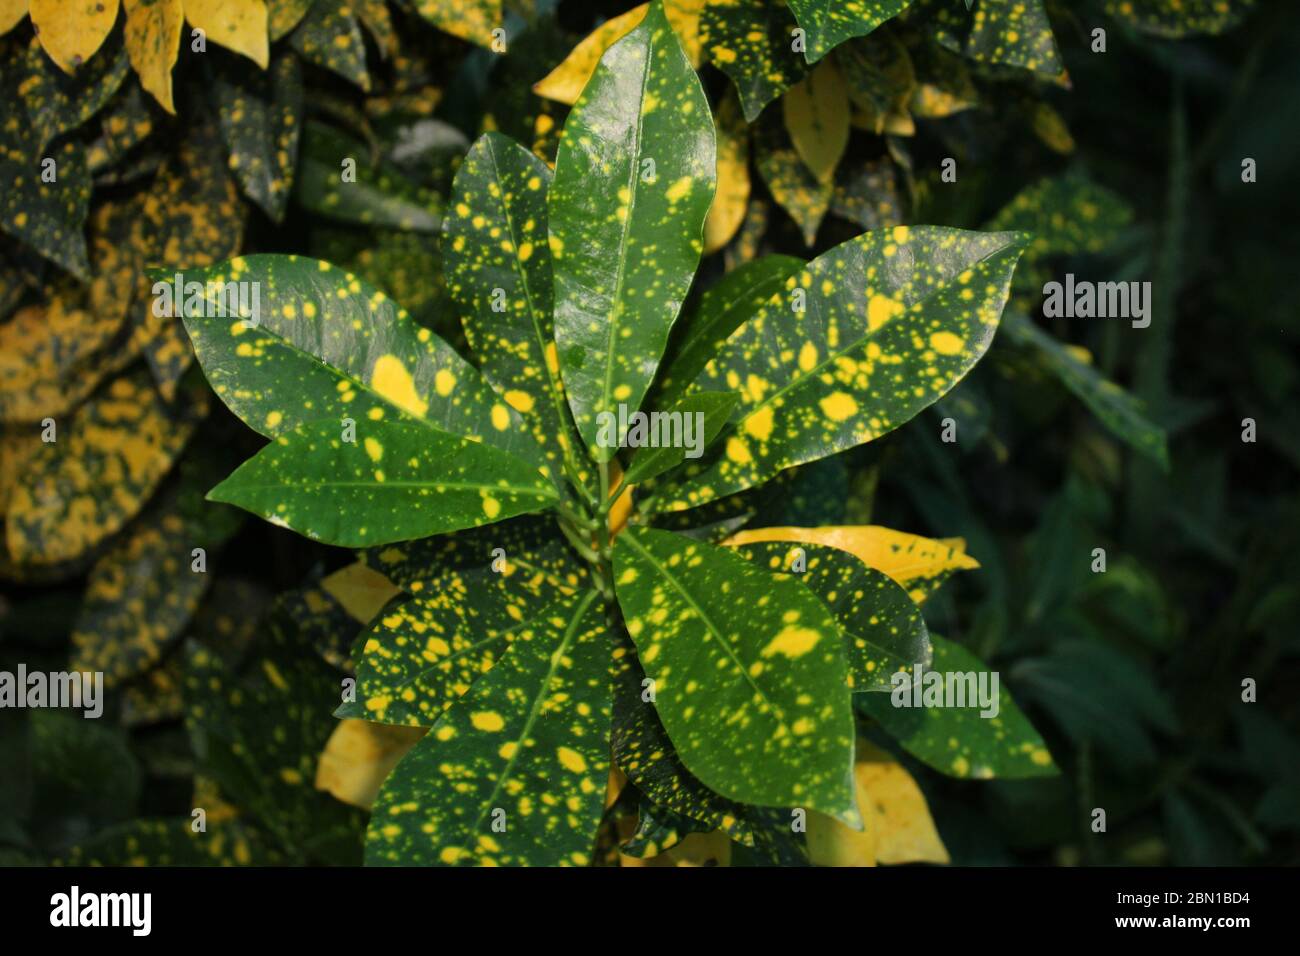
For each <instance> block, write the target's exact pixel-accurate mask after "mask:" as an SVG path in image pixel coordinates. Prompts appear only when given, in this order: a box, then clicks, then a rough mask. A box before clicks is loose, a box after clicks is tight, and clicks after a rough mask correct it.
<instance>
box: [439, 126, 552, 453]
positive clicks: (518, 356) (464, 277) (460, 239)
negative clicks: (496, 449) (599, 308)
mask: <svg viewBox="0 0 1300 956" xmlns="http://www.w3.org/2000/svg"><path fill="white" fill-rule="evenodd" d="M550 182H551V171H550V170H549V169H547V167H546V164H545V163H543V162H542V161H541V160H539V159H537V158H536V157H535V156H533V155H532V154H531V153H529V152H528V151H527V150H525V149H524V148H523V147H521V146H519V145H517V144H516V143H513V142H511V141H510V140H508V139H506V138H505V137H504V136H501V135H499V134H495V133H488V134H487V135H485V136H484V137H483V138H482V139H480V140H479V141H478V142H477V143H476V144H475V145H474V148H473V149H472V150H470V152H469V155H468V156H466V157H465V162H464V164H463V165H462V166H461V168H460V171H459V172H458V173H457V174H456V186H455V192H454V194H453V196H452V201H451V203H449V208H448V210H447V216H446V219H445V220H444V224H443V228H444V230H445V235H446V239H445V241H444V246H443V255H444V268H445V270H446V274H447V290H448V292H449V293H450V294H451V297H452V299H453V300H454V301H455V302H456V303H457V304H458V305H459V306H460V314H461V317H462V321H463V322H464V326H465V337H466V338H467V339H468V340H469V343H470V347H471V348H472V349H473V351H474V354H475V356H476V357H477V358H478V360H479V367H480V368H481V369H482V371H483V374H484V375H485V376H486V377H487V379H488V380H489V381H490V382H492V383H493V384H494V385H495V386H496V388H497V391H498V392H500V393H501V395H502V396H503V397H504V398H505V400H506V401H507V402H509V403H510V405H511V406H512V407H513V408H514V409H515V410H516V411H517V412H519V413H520V415H522V416H523V420H524V422H525V424H526V425H527V427H528V428H529V430H530V431H531V432H532V434H533V435H534V437H535V438H536V439H537V443H538V445H539V446H540V447H541V448H543V449H544V451H545V454H546V460H547V461H548V462H549V463H550V466H551V473H552V474H555V475H559V474H562V473H563V472H564V466H563V460H564V457H566V456H569V455H571V454H572V450H573V449H572V444H571V441H572V440H571V438H570V437H569V436H570V432H571V425H570V424H569V422H570V419H569V410H568V405H567V403H566V401H565V397H564V387H563V385H562V384H561V382H560V369H559V360H558V358H557V356H556V353H555V333H554V327H553V324H552V320H551V314H552V310H553V307H554V296H553V291H552V278H551V251H550V247H549V245H548V242H547V227H546V226H547V224H546V193H547V189H548V187H549V185H550Z"/></svg>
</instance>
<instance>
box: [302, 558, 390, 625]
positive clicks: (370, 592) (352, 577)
mask: <svg viewBox="0 0 1300 956" xmlns="http://www.w3.org/2000/svg"><path fill="white" fill-rule="evenodd" d="M320 586H321V590H322V591H324V592H325V593H326V594H328V595H329V596H330V597H332V598H334V600H336V601H338V602H339V604H340V605H342V607H343V610H345V611H347V612H348V614H349V615H351V616H352V617H353V618H355V619H356V620H357V621H359V622H360V623H362V624H369V623H370V621H371V619H372V618H373V617H374V616H375V615H376V614H378V613H379V612H380V611H381V610H382V609H383V607H384V605H385V604H387V603H388V602H389V601H390V600H392V599H393V598H394V597H396V596H397V595H398V594H400V593H401V591H400V589H398V588H396V587H394V586H393V582H391V581H389V580H388V578H386V577H384V576H383V575H382V574H380V573H379V572H378V571H375V570H373V569H371V568H368V567H366V566H365V565H364V564H362V563H361V562H360V561H357V562H355V563H353V564H349V565H348V566H347V567H346V568H340V569H339V570H338V571H335V572H334V573H333V574H330V575H327V576H326V577H324V578H321V582H320Z"/></svg>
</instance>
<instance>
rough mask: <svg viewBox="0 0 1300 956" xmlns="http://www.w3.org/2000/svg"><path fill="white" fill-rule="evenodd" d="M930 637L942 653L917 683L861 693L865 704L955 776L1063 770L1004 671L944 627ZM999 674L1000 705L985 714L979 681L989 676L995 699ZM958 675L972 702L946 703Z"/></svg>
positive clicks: (903, 740)
mask: <svg viewBox="0 0 1300 956" xmlns="http://www.w3.org/2000/svg"><path fill="white" fill-rule="evenodd" d="M930 643H931V645H932V646H933V648H934V659H933V661H932V662H931V663H930V664H929V665H928V666H926V667H925V668H924V669H923V670H921V671H920V672H919V673H916V672H914V674H913V683H912V684H911V685H907V686H902V687H899V688H897V689H895V690H893V691H891V692H890V693H889V694H860V695H858V696H857V697H855V698H854V702H855V703H856V704H857V706H858V709H859V710H860V711H862V712H863V713H865V714H867V715H868V716H869V717H871V718H873V719H874V720H876V721H877V722H878V723H879V724H880V726H881V727H883V728H884V729H885V731H886V732H887V733H888V734H889V735H890V736H891V737H893V738H894V739H895V740H897V741H898V742H899V744H900V745H901V746H902V747H903V749H904V750H906V751H907V752H908V753H910V754H911V755H912V756H913V757H916V758H917V759H918V760H920V761H921V762H922V763H924V764H927V765H928V766H930V767H933V768H934V769H935V770H938V771H939V772H940V773H943V774H947V775H948V776H950V777H975V778H987V777H1003V778H1006V779H1008V780H1020V779H1024V778H1026V777H1048V776H1053V775H1055V774H1057V773H1059V772H1060V771H1059V770H1057V768H1056V765H1055V764H1054V763H1053V762H1052V755H1051V753H1050V752H1048V750H1047V746H1046V745H1045V744H1044V743H1043V738H1042V737H1040V736H1039V734H1038V731H1036V730H1035V729H1034V727H1033V725H1032V724H1031V723H1030V722H1029V719H1028V718H1027V717H1026V716H1025V715H1024V713H1023V712H1022V711H1021V710H1020V708H1019V707H1018V706H1016V702H1015V701H1014V700H1012V698H1011V694H1010V693H1009V692H1008V690H1007V688H1006V686H1005V684H1004V683H1003V682H1002V680H1001V677H1002V675H1000V674H998V673H997V672H996V671H992V670H990V668H989V667H988V665H987V664H985V663H984V662H983V661H981V660H980V659H979V658H978V657H976V656H975V655H974V654H972V653H971V652H970V651H968V650H966V649H965V648H964V647H962V646H961V645H960V644H957V643H954V642H953V641H950V640H947V639H946V638H943V637H940V636H939V635H938V634H931V635H930ZM994 676H997V677H998V678H999V679H998V685H997V703H996V710H997V713H996V714H993V713H992V711H993V709H994V707H993V706H992V705H990V706H989V708H988V709H987V711H986V712H987V713H988V714H989V716H981V713H982V712H984V711H983V709H982V708H981V705H980V703H979V699H978V695H979V691H978V684H979V681H980V680H983V681H984V687H985V690H986V691H987V692H990V693H989V699H990V700H991V699H992V693H991V691H992V690H993V683H992V678H993V677H994ZM950 680H951V681H952V682H953V683H954V687H955V685H956V683H957V682H960V683H961V685H962V687H963V689H964V691H965V703H966V706H964V707H957V706H942V705H943V704H944V703H945V699H944V694H943V690H942V688H944V687H946V686H947V684H948V682H949V681H950ZM972 681H973V682H972ZM936 682H937V683H936ZM927 688H928V689H929V696H927ZM936 691H937V692H936ZM954 699H955V698H954ZM949 702H950V703H951V702H953V701H949ZM918 705H919V706H918Z"/></svg>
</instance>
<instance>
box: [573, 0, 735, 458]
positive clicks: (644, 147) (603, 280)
mask: <svg viewBox="0 0 1300 956" xmlns="http://www.w3.org/2000/svg"><path fill="white" fill-rule="evenodd" d="M716 163H717V160H716V156H715V151H714V142H713V121H712V118H711V116H710V113H709V106H708V101H707V100H706V99H705V98H704V91H703V89H702V88H701V87H700V81H699V78H698V77H697V76H696V75H695V72H694V70H692V69H691V66H690V63H689V62H688V61H687V59H686V56H685V54H683V53H682V49H681V45H680V44H679V43H678V41H677V38H676V36H675V35H674V34H673V31H672V29H671V27H669V25H668V21H667V19H666V18H665V17H664V13H663V9H662V7H661V6H660V5H659V4H657V3H656V4H655V5H653V6H652V7H651V9H650V12H649V13H648V14H647V15H646V18H645V20H644V21H642V23H641V25H640V26H638V27H637V28H636V29H635V30H633V31H632V32H631V33H629V34H628V35H627V36H626V37H624V38H623V39H622V40H620V41H619V42H617V43H615V44H614V45H613V46H612V47H610V48H609V50H608V51H607V52H606V54H605V56H604V57H602V59H601V61H600V65H599V66H598V67H597V68H596V72H595V74H594V75H593V76H592V79H591V82H590V83H589V84H588V85H587V87H586V89H585V90H584V91H583V94H582V96H581V97H580V98H579V100H578V102H577V105H575V106H574V108H573V112H572V113H570V114H569V118H568V121H567V122H566V123H565V127H564V134H563V137H562V139H561V141H560V152H559V156H558V158H557V160H556V173H555V181H554V182H553V183H552V184H551V189H550V196H549V199H548V207H549V212H550V245H551V254H552V258H553V265H554V275H555V339H556V346H557V348H558V351H559V361H560V368H561V370H562V374H563V379H564V384H565V391H566V392H567V394H568V398H569V405H570V407H571V408H572V410H573V417H574V420H575V422H576V424H577V427H578V431H579V432H580V433H581V435H582V437H583V439H584V440H585V441H586V442H587V446H588V448H589V449H590V450H591V453H592V455H593V457H595V458H596V459H597V460H599V461H605V460H608V459H609V458H611V457H612V456H613V455H614V453H615V452H616V451H617V446H618V445H619V444H620V443H621V438H622V436H621V435H619V436H615V437H616V439H617V440H615V441H610V442H608V443H606V444H604V445H602V444H601V443H600V442H599V441H598V437H599V432H600V430H601V422H600V421H598V417H600V416H601V413H606V412H607V413H610V414H612V415H614V416H615V417H617V412H618V405H620V404H623V405H626V406H627V407H628V408H636V407H638V406H639V405H640V403H641V399H642V398H643V397H644V396H645V392H646V390H647V389H648V388H649V386H650V382H651V380H652V379H653V378H654V369H655V366H656V365H657V364H658V362H659V358H660V356H661V355H662V353H663V350H664V346H665V344H666V343H667V340H668V332H669V329H670V328H671V326H672V323H673V321H674V320H675V319H676V318H677V313H678V311H679V310H680V308H681V304H682V300H683V299H684V298H685V296H686V292H687V289H689V287H690V284H691V279H692V278H693V276H694V274H695V267H696V265H697V264H698V262H699V258H700V252H701V250H702V248H703V238H702V234H703V228H704V217H705V214H706V213H707V212H708V209H709V205H710V204H711V203H712V201H713V192H714V183H715V177H716V175H717V166H716Z"/></svg>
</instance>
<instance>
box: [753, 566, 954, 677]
mask: <svg viewBox="0 0 1300 956" xmlns="http://www.w3.org/2000/svg"><path fill="white" fill-rule="evenodd" d="M738 550H739V552H740V553H741V554H743V555H744V556H745V557H746V558H748V559H749V560H751V561H753V562H754V563H755V564H757V565H758V566H759V567H762V568H766V569H767V570H769V571H771V572H773V573H776V574H789V575H791V577H793V579H794V580H796V581H798V582H799V583H800V584H802V585H803V586H804V587H806V588H808V589H809V590H810V591H812V592H813V593H814V594H816V595H817V596H818V597H819V598H821V599H822V601H823V603H825V605H826V607H827V609H828V610H830V612H831V614H832V615H834V617H835V620H836V621H837V622H839V625H840V631H841V633H842V634H843V635H844V653H845V658H846V659H847V661H848V686H849V688H850V689H851V690H852V691H854V692H855V693H859V692H862V691H884V690H890V689H891V684H890V678H891V677H893V675H894V674H895V673H897V672H898V671H900V670H907V669H908V668H910V667H911V666H912V665H913V664H915V663H916V662H917V661H921V662H926V661H928V660H929V657H930V638H929V633H928V632H927V631H926V628H925V621H924V620H923V619H922V617H921V612H920V610H919V609H918V608H917V606H916V605H915V604H914V603H913V602H912V599H911V598H910V597H908V596H907V592H906V591H905V590H903V587H902V585H900V584H898V583H897V582H895V581H894V580H893V579H891V578H890V577H889V576H888V575H886V574H885V573H884V572H882V571H877V570H876V569H875V568H873V567H871V566H870V565H868V564H866V563H865V562H863V561H862V560H861V559H859V558H857V557H855V556H854V555H852V554H850V553H848V552H847V551H842V550H840V549H838V548H831V547H826V546H824V545H816V544H784V543H779V542H766V543H762V544H748V545H741V546H739V547H738ZM796 560H799V564H798V565H796ZM797 566H801V567H803V570H796V567H797Z"/></svg>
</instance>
